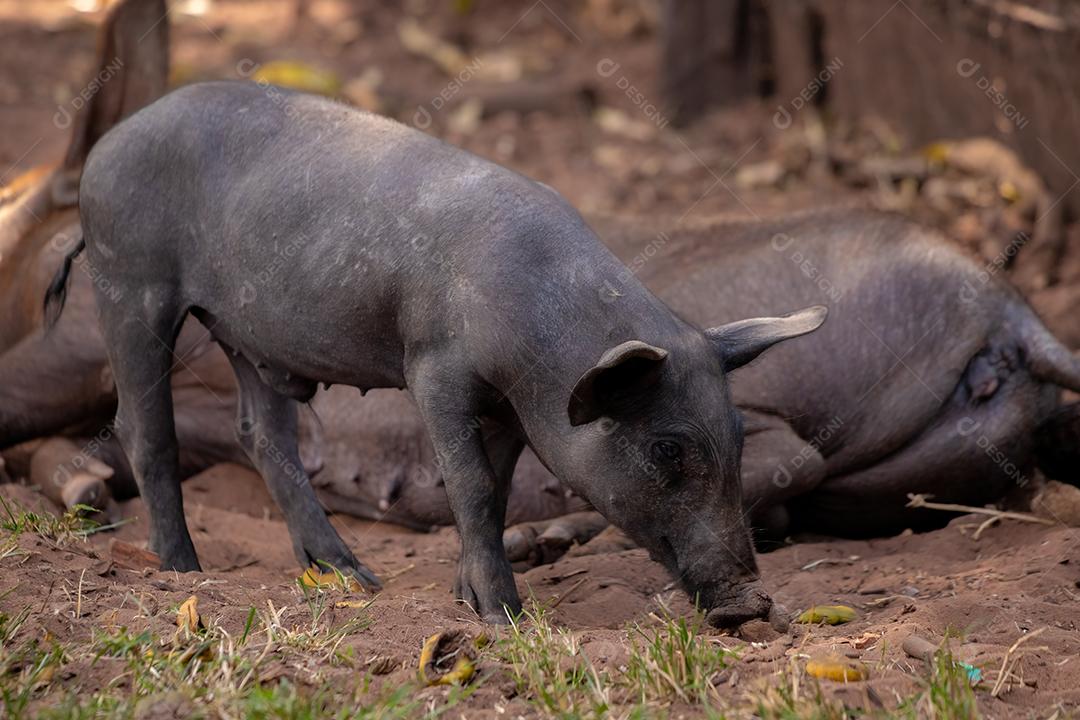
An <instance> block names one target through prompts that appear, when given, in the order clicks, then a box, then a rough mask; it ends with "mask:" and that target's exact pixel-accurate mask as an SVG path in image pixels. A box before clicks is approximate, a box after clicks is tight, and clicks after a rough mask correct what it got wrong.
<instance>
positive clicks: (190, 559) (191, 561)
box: [158, 552, 202, 573]
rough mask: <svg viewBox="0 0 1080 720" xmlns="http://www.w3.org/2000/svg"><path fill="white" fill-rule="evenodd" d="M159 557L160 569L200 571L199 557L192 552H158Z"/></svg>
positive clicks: (184, 571)
mask: <svg viewBox="0 0 1080 720" xmlns="http://www.w3.org/2000/svg"><path fill="white" fill-rule="evenodd" d="M158 556H159V557H160V558H161V567H160V568H159V569H161V570H166V571H169V570H175V571H176V572H183V573H186V572H202V566H201V565H199V558H198V557H196V556H195V554H194V553H186V552H174V553H158Z"/></svg>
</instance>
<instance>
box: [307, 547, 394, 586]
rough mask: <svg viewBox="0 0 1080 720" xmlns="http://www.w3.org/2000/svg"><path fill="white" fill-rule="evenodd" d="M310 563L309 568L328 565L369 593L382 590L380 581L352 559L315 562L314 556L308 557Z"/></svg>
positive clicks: (361, 564)
mask: <svg viewBox="0 0 1080 720" xmlns="http://www.w3.org/2000/svg"><path fill="white" fill-rule="evenodd" d="M309 557H311V558H312V561H311V562H310V563H309V565H308V566H309V567H317V568H324V569H325V565H329V566H330V567H332V568H334V569H335V570H337V571H338V572H340V573H341V574H342V575H344V576H345V577H350V578H353V579H355V580H356V582H358V583H360V587H362V588H364V590H366V591H368V592H369V593H376V592H379V591H380V590H382V589H383V586H382V581H380V580H379V578H378V576H377V575H376V574H375V573H373V572H371V571H370V570H368V569H367V568H366V567H365V566H364V564H363V563H361V562H360V561H359V560H357V559H356V558H353V557H344V558H338V559H336V560H333V561H331V560H316V559H314V558H315V556H313V555H309Z"/></svg>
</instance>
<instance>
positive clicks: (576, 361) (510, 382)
mask: <svg viewBox="0 0 1080 720" xmlns="http://www.w3.org/2000/svg"><path fill="white" fill-rule="evenodd" d="M586 246H587V244H586V243H585V242H583V241H579V242H577V243H570V244H567V246H566V247H562V248H556V251H557V252H556V253H555V256H557V257H563V258H567V257H570V258H574V259H573V260H572V261H570V263H569V264H566V263H562V264H557V263H552V264H550V265H549V264H546V263H545V265H546V266H542V267H539V268H536V271H535V272H532V273H530V274H529V276H528V278H527V279H526V280H525V281H524V284H526V285H527V286H528V287H526V288H521V287H519V288H518V290H519V291H522V290H524V291H525V292H527V293H529V294H533V297H540V298H543V304H544V305H545V306H546V311H545V312H544V313H542V314H540V315H539V316H531V317H530V319H529V321H528V322H527V323H525V324H524V325H522V324H521V320H520V319H519V320H518V321H517V322H518V324H517V325H515V326H513V328H514V329H513V331H510V330H509V329H507V332H506V333H505V334H503V335H502V338H501V343H502V345H503V346H504V347H507V348H510V347H515V348H521V349H520V350H519V351H517V354H516V356H515V360H514V362H513V365H514V366H515V369H516V368H517V367H518V366H519V367H520V368H525V369H522V370H517V371H516V372H511V373H505V374H502V375H503V378H504V379H503V382H501V383H497V384H496V389H497V390H498V391H499V392H500V394H502V395H504V396H505V397H506V398H508V399H509V401H510V404H511V405H512V406H513V409H514V413H515V415H516V418H517V420H518V422H519V423H520V425H521V429H522V430H523V431H524V433H525V436H526V439H527V441H528V443H529V445H530V446H531V447H532V449H533V451H534V452H535V453H536V455H537V456H538V457H539V458H540V459H541V461H542V462H543V463H544V464H545V465H546V466H547V467H548V468H549V469H550V470H551V471H552V472H553V473H554V474H555V475H556V476H558V477H559V478H560V479H561V480H564V482H568V483H569V484H571V486H573V484H574V483H573V482H572V481H571V480H570V478H572V477H573V475H575V474H580V472H581V468H580V467H577V468H575V463H574V458H573V452H572V447H573V444H574V439H575V437H578V436H579V434H580V433H582V432H588V431H589V430H588V429H587V428H585V427H572V426H571V425H570V422H569V417H568V414H567V410H568V405H569V402H570V397H571V392H572V391H573V388H574V386H575V384H576V383H577V381H578V379H579V378H580V377H581V376H582V375H583V374H584V373H585V372H586V371H587V370H589V369H590V368H591V367H593V366H594V365H595V364H596V363H597V361H598V360H599V359H600V356H601V355H603V353H604V352H606V351H607V350H609V349H610V348H612V347H614V346H616V345H618V344H620V343H622V342H625V341H627V340H643V341H644V342H647V343H649V344H652V345H655V346H657V347H661V348H665V349H669V350H672V351H673V357H672V358H671V359H672V360H674V361H676V362H677V361H678V359H679V358H678V355H679V353H678V352H677V351H676V348H678V347H679V346H680V345H683V344H684V342H683V339H684V338H685V337H686V335H687V334H689V333H694V332H696V330H694V328H692V327H690V326H689V325H688V324H686V323H685V322H683V321H682V320H680V319H679V318H678V317H677V316H676V315H675V314H674V313H672V312H671V310H670V309H669V308H668V307H667V306H666V305H664V304H663V302H661V301H660V300H659V299H658V298H657V297H656V296H654V295H653V294H652V293H650V292H649V291H648V290H647V289H646V288H645V287H644V286H643V285H642V284H641V283H639V282H638V281H637V280H636V279H635V278H634V276H633V274H632V273H631V272H630V271H629V270H628V269H627V268H626V266H624V265H623V264H622V263H620V262H619V261H618V260H617V259H616V258H615V256H614V255H612V254H611V253H610V251H608V250H607V249H606V248H605V247H603V246H602V245H600V244H599V241H596V243H595V248H594V250H595V251H594V252H582V248H583V247H586ZM559 253H564V254H561V255H559ZM518 317H519V318H520V317H521V316H520V315H519V316H518ZM513 335H516V336H517V337H513Z"/></svg>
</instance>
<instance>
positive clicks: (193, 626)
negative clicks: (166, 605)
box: [176, 595, 205, 633]
mask: <svg viewBox="0 0 1080 720" xmlns="http://www.w3.org/2000/svg"><path fill="white" fill-rule="evenodd" d="M176 626H177V627H179V628H187V631H188V632H191V633H194V632H198V631H199V630H204V629H205V626H204V625H203V622H202V618H201V617H199V598H197V597H195V596H194V595H192V596H191V597H189V598H188V599H187V600H185V601H184V602H183V603H182V604H181V605H180V609H179V610H177V611H176Z"/></svg>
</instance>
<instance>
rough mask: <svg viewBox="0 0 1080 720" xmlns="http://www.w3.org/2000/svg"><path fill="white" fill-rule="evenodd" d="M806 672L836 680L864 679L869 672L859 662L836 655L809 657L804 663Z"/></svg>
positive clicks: (823, 678) (825, 678)
mask: <svg viewBox="0 0 1080 720" xmlns="http://www.w3.org/2000/svg"><path fill="white" fill-rule="evenodd" d="M806 672H807V673H809V674H810V675H811V676H813V677H816V678H821V679H822V680H835V681H837V682H851V681H852V680H865V679H866V678H868V677H869V676H870V672H869V671H868V670H867V669H866V666H865V665H863V664H862V663H861V662H858V661H857V660H849V659H848V658H845V657H840V656H838V655H826V656H823V657H816V658H811V659H810V660H808V661H807V663H806Z"/></svg>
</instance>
